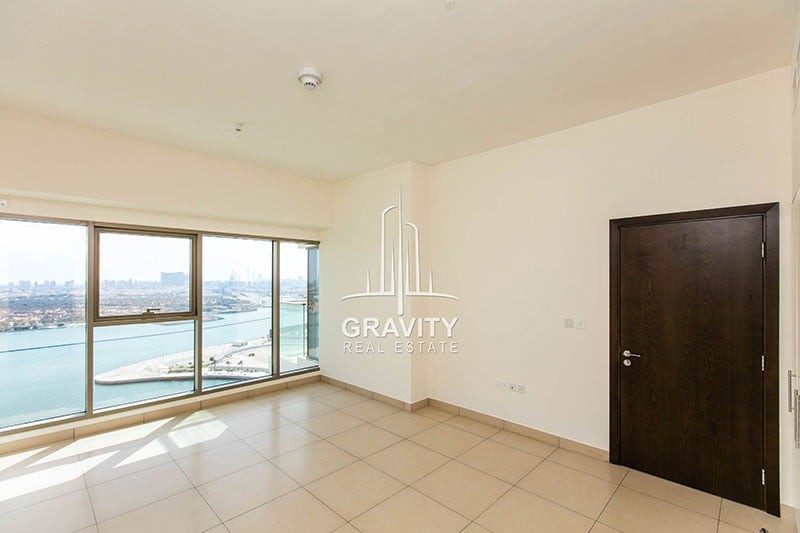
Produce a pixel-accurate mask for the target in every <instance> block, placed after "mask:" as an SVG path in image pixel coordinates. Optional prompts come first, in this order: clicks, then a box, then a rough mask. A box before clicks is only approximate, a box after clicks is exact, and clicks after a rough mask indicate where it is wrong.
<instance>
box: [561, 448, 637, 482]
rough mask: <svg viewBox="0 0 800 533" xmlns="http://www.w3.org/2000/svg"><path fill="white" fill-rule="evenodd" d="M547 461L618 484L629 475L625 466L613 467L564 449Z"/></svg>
mask: <svg viewBox="0 0 800 533" xmlns="http://www.w3.org/2000/svg"><path fill="white" fill-rule="evenodd" d="M547 460H548V461H553V462H555V463H558V464H560V465H564V466H568V467H570V468H574V469H576V470H580V471H582V472H586V473H587V474H591V475H593V476H595V477H599V478H602V479H605V480H606V481H610V482H612V483H617V484H619V483H621V482H622V479H623V478H624V477H625V474H627V473H628V469H627V468H625V467H624V466H619V465H612V464H611V463H607V462H605V461H599V460H597V459H592V458H591V457H587V456H586V455H581V454H579V453H575V452H570V451H567V450H564V449H563V448H559V449H557V450H556V451H554V452H553V453H552V454H551V455H550V456H549V457H548V458H547Z"/></svg>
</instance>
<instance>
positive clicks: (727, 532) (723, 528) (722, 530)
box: [717, 522, 794, 533]
mask: <svg viewBox="0 0 800 533" xmlns="http://www.w3.org/2000/svg"><path fill="white" fill-rule="evenodd" d="M751 531H757V530H755V529H752V530H751V529H742V528H740V527H736V526H734V525H731V524H726V523H725V522H720V523H719V528H718V529H717V533H750V532H751ZM792 533H794V532H792Z"/></svg>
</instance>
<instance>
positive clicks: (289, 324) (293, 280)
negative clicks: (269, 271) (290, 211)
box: [280, 242, 319, 373]
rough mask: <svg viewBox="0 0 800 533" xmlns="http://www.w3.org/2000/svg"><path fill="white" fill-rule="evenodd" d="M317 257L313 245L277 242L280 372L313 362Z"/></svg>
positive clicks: (313, 363) (316, 319)
mask: <svg viewBox="0 0 800 533" xmlns="http://www.w3.org/2000/svg"><path fill="white" fill-rule="evenodd" d="M318 258H319V251H318V249H317V246H316V245H313V244H307V243H296V242H282V243H281V255H280V259H281V265H280V266H281V269H280V272H281V295H280V296H281V310H280V312H281V342H280V350H281V373H285V372H292V371H294V370H301V369H304V368H310V367H315V366H317V358H318V346H319V340H318V329H319V327H318V323H319V321H318V306H319V288H318V278H317V270H318V269H317V265H318Z"/></svg>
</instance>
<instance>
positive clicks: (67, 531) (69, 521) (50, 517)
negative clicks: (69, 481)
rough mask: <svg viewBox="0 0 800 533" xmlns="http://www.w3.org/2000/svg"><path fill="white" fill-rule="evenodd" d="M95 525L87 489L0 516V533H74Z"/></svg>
mask: <svg viewBox="0 0 800 533" xmlns="http://www.w3.org/2000/svg"><path fill="white" fill-rule="evenodd" d="M92 524H94V514H93V513H92V504H91V502H90V501H89V494H88V492H87V491H86V490H85V489H84V490H78V491H75V492H72V493H70V494H65V495H63V496H58V497H56V498H53V499H51V500H46V501H43V502H40V503H37V504H34V505H30V506H28V507H23V508H22V509H17V510H16V511H11V512H9V513H6V514H3V515H0V531H7V532H9V533H12V532H20V533H21V532H40V531H41V532H44V531H47V532H48V533H61V532H64V533H72V532H73V531H77V530H79V529H83V528H86V527H89V526H91V525H92Z"/></svg>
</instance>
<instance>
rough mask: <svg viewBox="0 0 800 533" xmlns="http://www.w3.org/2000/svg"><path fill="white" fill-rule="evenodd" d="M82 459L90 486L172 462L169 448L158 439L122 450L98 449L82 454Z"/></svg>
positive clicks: (84, 472) (85, 475) (87, 482)
mask: <svg viewBox="0 0 800 533" xmlns="http://www.w3.org/2000/svg"><path fill="white" fill-rule="evenodd" d="M81 459H82V461H81V464H82V465H83V475H84V477H85V479H86V484H87V485H89V486H91V485H97V484H98V483H104V482H106V481H109V480H112V479H117V478H120V477H124V476H127V475H129V474H133V473H135V472H140V471H142V470H147V469H148V468H152V467H154V466H158V465H162V464H165V463H171V462H172V456H170V454H169V450H167V447H166V446H164V444H163V443H162V442H161V441H160V440H158V439H153V440H150V441H145V442H142V443H141V444H139V445H138V446H134V447H131V448H125V449H122V450H109V451H105V450H98V451H94V452H91V453H87V454H81Z"/></svg>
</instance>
